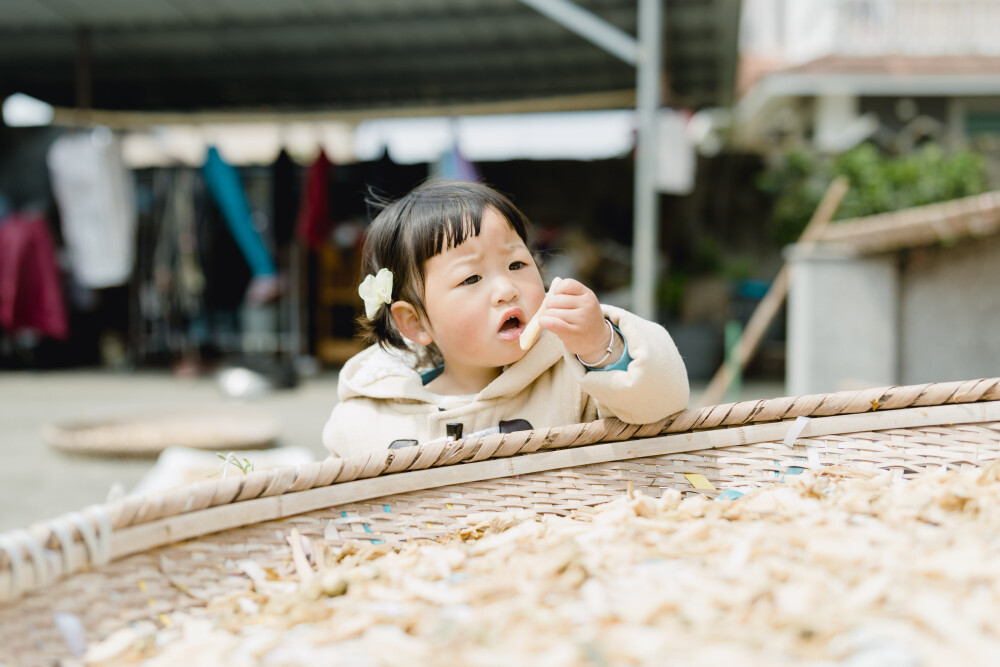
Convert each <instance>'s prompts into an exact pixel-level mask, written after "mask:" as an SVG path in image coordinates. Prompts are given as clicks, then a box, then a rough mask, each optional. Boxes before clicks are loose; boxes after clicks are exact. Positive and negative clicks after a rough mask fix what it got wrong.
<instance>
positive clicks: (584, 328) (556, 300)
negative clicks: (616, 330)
mask: <svg viewBox="0 0 1000 667" xmlns="http://www.w3.org/2000/svg"><path fill="white" fill-rule="evenodd" d="M538 324H539V325H540V326H541V328H542V329H545V330H547V331H551V332H552V333H554V334H555V335H556V336H558V337H559V339H560V340H561V341H562V342H563V345H565V346H566V349H567V350H569V351H570V353H572V354H575V355H578V356H579V357H580V359H582V360H583V361H585V362H587V361H593V360H597V359H600V358H601V357H602V356H604V355H605V352H606V351H607V347H608V337H609V336H608V325H607V324H605V323H604V313H603V312H601V304H600V302H599V301H598V300H597V295H595V294H594V292H593V291H592V290H591V289H590V288H588V287H587V286H586V285H584V284H583V283H581V282H579V281H577V280H573V279H572V278H566V279H563V280H561V281H559V283H558V284H557V285H556V286H555V287H553V288H552V296H551V297H550V299H549V302H548V304H547V307H546V309H545V313H544V314H543V315H542V316H541V317H540V318H539V319H538Z"/></svg>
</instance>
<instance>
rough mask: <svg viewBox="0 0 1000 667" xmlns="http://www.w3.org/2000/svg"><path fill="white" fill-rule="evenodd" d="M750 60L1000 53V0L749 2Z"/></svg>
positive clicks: (746, 48) (744, 43) (744, 40)
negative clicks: (752, 58) (756, 57)
mask: <svg viewBox="0 0 1000 667" xmlns="http://www.w3.org/2000/svg"><path fill="white" fill-rule="evenodd" d="M743 13H744V23H743V28H744V32H743V34H742V35H741V49H742V50H743V52H744V54H746V55H768V56H776V57H778V58H779V59H781V60H784V61H786V62H788V63H794V62H802V61H804V60H811V59H812V58H817V57H820V56H824V55H830V54H837V55H849V56H885V55H922V56H945V55H948V56H954V55H1000V0H808V1H807V2H804V1H802V0H743Z"/></svg>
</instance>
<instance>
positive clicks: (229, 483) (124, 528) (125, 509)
mask: <svg viewBox="0 0 1000 667" xmlns="http://www.w3.org/2000/svg"><path fill="white" fill-rule="evenodd" d="M997 458H1000V379H991V380H975V381H968V382H955V383H936V384H928V385H919V386H911V387H890V388H884V389H872V390H864V391H858V392H841V393H836V394H826V395H816V396H803V397H791V398H780V399H772V400H766V401H750V402H743V403H735V404H729V405H721V406H713V407H710V408H704V409H700V410H688V411H684V412H681V413H679V414H677V415H674V416H672V417H670V418H668V419H666V420H664V421H662V422H660V423H657V424H650V425H645V426H634V425H627V424H623V423H621V422H619V421H617V420H612V419H608V420H600V421H598V422H592V423H589V424H576V425H571V426H566V427H560V428H553V429H547V430H537V431H527V432H520V433H511V434H505V435H496V436H488V437H485V438H481V439H480V438H477V439H465V440H459V441H452V442H448V443H438V444H429V445H425V446H422V447H413V448H409V449H401V450H390V451H385V452H378V453H375V454H372V455H371V456H369V457H367V458H362V459H327V460H325V461H321V462H317V463H313V464H309V465H304V466H298V467H296V468H286V469H279V470H272V471H266V472H251V473H250V474H248V475H246V476H238V477H229V478H227V479H224V480H215V481H206V482H200V483H198V484H194V485H191V486H188V487H183V488H180V489H171V490H168V491H164V492H160V493H156V494H150V495H148V496H145V497H138V498H126V499H123V500H121V501H118V502H116V503H112V504H108V505H102V506H94V507H90V508H86V509H84V510H83V511H81V512H78V513H74V514H72V515H67V516H64V517H59V518H57V519H54V520H51V521H48V522H43V523H40V524H36V525H33V526H31V527H29V528H28V529H26V530H21V531H13V532H10V533H6V534H4V535H0V600H6V603H5V604H3V605H0V664H12V665H32V664H52V662H53V661H54V660H57V659H59V658H70V657H72V656H73V653H74V650H73V649H74V647H71V646H69V645H68V644H67V640H66V635H65V634H64V632H63V631H61V630H60V629H59V627H60V625H61V626H63V627H65V624H66V622H67V619H70V622H72V623H74V624H76V623H78V624H79V625H80V626H82V632H83V634H84V636H85V637H86V640H87V641H88V642H94V641H97V640H100V639H102V638H104V637H106V636H108V635H109V634H110V633H112V632H114V631H116V630H118V629H120V628H122V627H124V626H126V625H128V624H129V623H132V622H135V621H139V620H148V621H151V622H153V623H167V622H169V614H171V613H173V612H176V611H178V610H182V609H185V608H191V607H199V606H204V605H205V604H206V601H207V600H209V599H212V598H215V597H218V596H220V595H223V594H225V593H227V592H230V591H235V590H240V589H241V588H244V587H245V586H246V581H247V580H246V577H245V576H244V573H243V571H242V570H241V569H240V565H239V563H240V562H241V561H243V562H245V561H246V560H252V561H254V562H256V563H258V564H259V565H260V566H262V567H263V568H266V569H271V570H273V571H282V570H285V569H287V568H288V564H289V560H290V554H291V553H292V551H293V550H292V549H291V548H290V546H289V545H290V542H289V541H288V537H289V535H290V534H292V533H291V531H292V530H293V529H294V530H296V531H297V532H298V533H299V534H301V535H302V536H304V537H306V538H310V539H318V540H324V541H326V542H327V543H330V544H342V543H343V542H345V541H347V540H362V541H366V542H385V543H390V544H391V543H399V542H403V541H407V540H418V539H424V538H430V539H434V538H439V537H441V536H444V535H448V534H451V533H453V532H454V531H455V530H456V529H458V528H459V527H461V526H463V525H465V524H464V523H463V521H462V518H463V517H467V516H469V515H472V514H476V513H480V512H501V511H507V510H511V509H531V510H534V511H536V512H539V513H554V514H573V513H578V512H587V511H588V510H589V509H590V508H592V507H593V506H594V505H597V504H600V503H603V502H606V501H608V500H611V499H613V498H615V497H616V496H620V495H621V494H623V493H624V492H626V490H627V489H629V488H633V489H635V490H640V491H644V492H646V493H647V494H649V495H652V496H659V495H660V493H661V492H662V491H663V490H664V489H668V488H673V489H677V490H680V491H681V492H683V493H695V494H705V495H708V496H714V495H717V494H718V493H720V492H723V491H726V490H734V489H737V490H746V489H748V488H754V487H758V486H764V485H773V484H776V483H781V482H782V481H783V480H784V479H785V478H786V477H787V476H789V475H795V474H798V473H800V472H801V471H802V470H803V469H805V468H818V467H825V466H831V465H846V466H851V467H854V468H865V469H869V470H879V471H890V472H891V473H892V474H893V475H896V476H899V477H902V478H905V477H908V476H911V475H913V474H915V473H918V472H920V471H924V470H939V469H941V468H942V467H943V468H947V469H964V468H969V467H974V466H979V465H982V464H984V463H986V462H989V461H992V460H995V459H997ZM71 643H72V642H71ZM76 651H77V652H78V651H79V646H77V647H76Z"/></svg>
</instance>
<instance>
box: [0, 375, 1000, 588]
mask: <svg viewBox="0 0 1000 667" xmlns="http://www.w3.org/2000/svg"><path fill="white" fill-rule="evenodd" d="M998 400H1000V378H994V379H981V380H970V381H963V382H949V383H930V384H923V385H914V386H904V387H887V388H880V389H869V390H862V391H851V392H838V393H834V394H817V395H809V396H800V397H786V398H777V399H767V400H758V401H744V402H739V403H731V404H725V405H718V406H711V407H707V408H702V409H696V410H685V411H682V412H680V413H677V414H676V415H673V416H672V417H669V418H667V419H664V420H662V421H660V422H656V423H653V424H646V425H630V424H625V423H623V422H621V421H619V420H617V419H603V420H598V421H595V422H589V423H585V424H573V425H570V426H563V427H558V428H551V429H539V430H535V431H522V432H516V433H509V434H497V435H491V436H487V437H485V438H468V439H463V440H457V441H449V442H444V443H430V444H427V445H423V446H419V447H412V448H408V449H402V450H388V451H382V452H376V453H373V454H371V455H369V456H367V457H359V458H354V459H332V458H330V459H326V460H324V461H321V462H317V463H313V464H308V465H303V466H297V467H294V468H283V469H276V470H270V471H260V472H252V473H250V474H248V475H246V476H243V477H230V478H226V479H224V480H213V481H205V482H199V483H196V484H193V485H189V486H186V487H180V488H177V489H170V490H167V491H163V492H157V493H154V494H149V495H147V496H141V497H137V498H126V499H123V500H121V501H118V502H116V503H112V504H108V505H103V506H93V507H91V508H87V509H85V510H84V511H83V512H75V513H72V514H71V515H67V516H65V517H60V518H57V519H54V520H51V521H48V522H43V523H41V524H36V525H34V526H31V527H30V528H29V529H28V530H20V531H13V532H11V533H9V534H6V535H3V534H0V547H3V548H2V549H0V583H2V584H6V583H7V582H9V581H10V580H11V579H10V577H9V575H12V574H13V575H16V574H17V573H16V572H13V571H12V570H11V568H15V569H16V568H18V567H21V563H19V562H13V561H12V560H11V559H10V557H9V556H10V551H9V550H10V549H12V548H17V549H20V547H18V546H16V545H17V544H21V545H25V549H26V550H30V548H32V545H34V548H35V550H36V551H37V550H39V549H40V548H41V545H46V548H50V547H51V548H57V550H58V551H59V552H60V553H61V554H62V558H63V560H65V561H66V563H65V567H64V568H62V572H63V575H66V574H71V573H72V572H74V571H78V570H79V569H80V567H78V566H77V565H74V564H73V563H74V562H78V563H80V564H81V565H83V566H86V561H87V560H88V558H87V556H86V555H85V553H84V552H85V551H86V552H89V554H90V558H89V560H90V561H91V563H92V564H101V563H104V562H109V561H110V560H112V559H113V558H117V557H120V556H122V555H125V554H127V553H133V552H134V550H135V549H142V548H152V546H156V545H159V544H165V543H168V542H171V541H177V540H181V539H187V538H188V537H191V536H192V535H195V534H206V533H209V532H214V531H217V530H224V529H226V528H227V527H233V526H236V525H244V524H245V523H247V522H250V523H252V522H254V521H255V520H263V518H267V517H260V516H256V518H255V512H256V511H258V510H257V509H256V507H257V505H258V504H259V503H262V502H265V501H266V502H274V501H276V502H277V503H278V505H277V507H278V508H279V511H278V514H280V515H281V516H289V515H291V514H294V513H296V511H306V509H300V510H296V508H297V507H298V505H299V504H301V503H302V502H303V496H312V495H315V494H317V493H319V494H322V495H329V496H330V499H327V502H326V504H330V502H332V503H333V504H337V501H335V500H332V499H333V498H334V497H335V496H338V494H339V495H343V496H345V497H346V496H347V495H350V494H351V492H352V491H351V488H352V487H353V486H354V485H352V484H351V482H357V483H358V484H360V483H362V482H361V481H360V480H364V479H368V482H365V483H366V484H367V483H371V482H376V481H378V482H380V484H379V487H384V489H383V490H382V491H381V493H383V494H384V493H385V492H388V491H390V490H394V489H403V490H405V487H407V486H408V485H412V484H417V485H419V484H421V483H424V484H425V485H426V482H423V478H424V477H425V476H426V475H428V474H432V471H431V470H429V469H430V468H439V467H446V466H452V465H454V464H457V463H467V464H477V463H478V464H480V465H488V467H489V469H490V472H489V474H488V475H487V477H489V478H494V477H503V476H509V475H512V474H516V468H517V466H515V465H514V464H515V461H513V460H512V461H510V463H509V464H503V465H500V466H498V465H497V464H500V463H501V461H499V460H497V461H489V460H490V459H504V458H507V459H509V458H510V457H514V456H515V455H518V454H532V453H537V454H541V453H543V452H545V457H550V456H556V455H558V456H557V458H560V459H566V460H565V461H564V462H563V463H562V466H563V467H565V466H567V465H569V466H572V465H580V464H581V463H584V462H587V461H583V460H582V459H585V458H586V456H588V455H587V454H585V453H584V452H583V451H582V450H581V454H584V456H581V457H576V455H575V454H573V453H572V452H574V451H576V450H575V449H574V448H576V447H579V446H581V445H592V444H595V443H604V444H602V445H601V447H604V448H607V449H609V450H610V451H611V458H615V459H616V458H618V457H622V456H625V455H624V451H625V450H623V449H621V448H622V447H625V449H630V448H631V449H634V447H633V446H632V445H630V444H629V443H623V441H632V440H638V439H646V438H654V437H656V436H667V435H668V434H673V435H671V436H670V438H666V439H675V438H677V437H678V436H679V434H685V433H687V434H692V432H694V433H693V435H697V432H699V431H712V430H718V431H719V432H718V433H717V434H714V435H713V436H712V439H713V440H714V441H718V442H722V441H730V440H732V441H733V442H732V443H731V444H738V441H740V440H744V438H745V434H744V429H742V428H738V429H728V428H724V427H743V426H750V425H755V426H750V428H753V429H761V428H767V429H770V428H771V425H769V424H768V422H779V423H775V424H773V426H774V427H785V426H787V424H788V422H787V421H785V420H789V419H793V418H797V417H837V418H838V419H841V418H848V416H849V415H859V414H860V413H864V412H869V413H870V412H872V411H880V412H881V411H887V410H903V409H905V408H919V407H928V408H930V407H933V406H940V407H938V408H937V409H939V410H940V409H944V407H945V406H949V405H951V406H957V405H959V404H968V403H976V402H981V401H998ZM906 412H912V410H910V411H903V412H899V413H898V414H900V415H905V414H906ZM890 414H891V413H890ZM890 414H887V415H886V421H887V422H891V421H894V419H893V418H891V417H890ZM840 416H842V417H840ZM869 417H875V415H869ZM900 418H901V419H910V418H909V417H902V416H901V417H900ZM772 430H773V429H772ZM706 435H707V434H706ZM702 442H703V443H704V439H702ZM707 446H709V447H716V446H721V445H719V444H717V443H715V442H713V444H710V445H707ZM705 447H706V445H705V444H692V443H686V444H680V445H679V448H677V447H672V448H671V449H670V451H688V450H692V449H703V448H705ZM559 450H566V451H564V452H563V451H559ZM665 451H666V450H665ZM661 453H662V452H661ZM563 454H565V455H566V456H563ZM567 457H568V458H567ZM528 458H531V457H528ZM575 458H580V459H581V461H576V460H575ZM625 458H627V456H625ZM523 460H525V461H526V460H527V458H525V459H523ZM419 471H425V472H419ZM397 472H411V473H412V474H411V475H405V476H393V477H391V478H389V476H390V475H391V474H393V473H397ZM439 472H441V471H439ZM433 474H438V473H437V472H435V473H433ZM375 477H386V479H383V480H374V479H369V478H375ZM487 477H482V479H485V478H487ZM322 487H330V488H328V489H324V488H322ZM340 489H342V491H341V490H340ZM304 491H310V493H298V492H304ZM331 492H332V493H331ZM285 494H287V496H286V495H285ZM244 501H254V502H244ZM312 501H313V502H315V499H312ZM208 511H211V512H214V513H215V515H213V516H216V518H215V519H213V520H212V521H213V522H215V523H217V524H218V525H213V526H207V525H202V522H203V521H204V520H205V519H203V518H202V517H203V516H204V515H205V513H206V512H208ZM220 511H221V512H222V513H221V514H219V512H220ZM187 514H190V515H191V516H190V517H184V516H182V515H187ZM272 518H273V517H272ZM178 522H179V523H178ZM189 524H190V525H189ZM195 524H197V525H195ZM147 527H148V529H147ZM74 529H75V530H77V531H78V532H79V535H80V537H81V538H83V541H84V543H85V544H81V543H80V542H79V541H78V540H77V539H76V538H75V537H74V536H73V535H72V531H73V530H74ZM67 531H69V532H67ZM120 531H123V533H122V534H124V533H125V532H127V533H131V534H132V539H133V544H132V545H131V546H130V547H128V548H126V550H125V551H121V549H122V547H121V546H116V547H115V548H114V549H112V547H111V535H112V533H115V534H117V533H119V532H120ZM136 531H139V532H138V533H137V532H136ZM147 533H148V534H147ZM116 539H118V538H116ZM137 544H138V545H139V546H136V545H137ZM85 546H86V549H84V547H85ZM113 552H114V553H113ZM32 558H34V559H35V560H38V558H39V557H38V556H37V555H32ZM15 578H16V577H15ZM0 589H3V590H0V600H3V599H7V598H8V597H14V598H16V597H18V594H17V592H15V591H11V590H8V587H7V586H6V585H3V586H0ZM11 593H13V595H11Z"/></svg>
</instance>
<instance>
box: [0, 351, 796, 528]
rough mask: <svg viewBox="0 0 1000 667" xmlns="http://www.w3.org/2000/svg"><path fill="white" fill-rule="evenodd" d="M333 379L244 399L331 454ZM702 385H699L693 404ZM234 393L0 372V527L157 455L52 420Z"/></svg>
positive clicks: (287, 440)
mask: <svg viewBox="0 0 1000 667" xmlns="http://www.w3.org/2000/svg"><path fill="white" fill-rule="evenodd" d="M336 386H337V375H336V373H335V372H327V373H321V374H319V375H317V376H314V377H311V378H307V379H306V380H305V381H304V382H303V383H302V384H301V385H300V386H299V387H297V388H295V389H290V390H281V391H276V392H273V393H271V394H269V395H267V396H264V397H262V398H259V399H256V400H254V401H251V402H244V404H248V405H250V406H252V407H253V408H254V409H255V410H259V411H260V412H261V413H262V414H267V415H270V416H271V417H272V418H273V419H275V420H276V421H277V423H278V424H279V429H280V431H279V443H278V444H280V445H284V446H300V447H305V448H307V449H309V450H310V451H311V452H313V453H314V455H315V457H316V458H317V459H318V458H322V457H323V456H325V455H326V450H325V449H324V448H323V446H322V444H321V443H320V439H319V434H320V431H321V429H322V427H323V424H324V423H325V421H326V419H327V416H328V415H329V414H330V410H331V409H332V407H333V405H334V403H335V402H336V400H337V392H336ZM700 389H701V387H699V386H698V385H695V386H694V387H693V390H694V391H693V392H692V394H693V398H694V400H693V401H692V405H696V404H697V397H698V394H699V392H700ZM783 391H784V387H783V385H782V384H781V383H752V382H751V383H745V384H744V386H743V392H742V398H744V399H750V398H772V397H775V396H781V395H783ZM232 403H233V401H232V400H231V399H229V398H227V397H226V396H225V395H224V394H223V393H222V391H221V390H220V388H219V385H218V384H217V382H216V381H215V380H214V379H212V378H197V379H187V378H183V379H182V378H177V377H174V376H172V375H170V374H168V373H165V372H162V373H158V372H137V373H128V374H122V373H113V372H105V371H99V370H88V371H60V372H44V373H27V372H0V461H2V462H3V463H2V464H0V531H4V530H9V529H11V528H17V527H22V526H26V525H28V524H29V523H32V522H34V521H39V520H43V519H49V518H52V517H55V516H58V515H60V514H63V513H66V512H69V511H73V510H78V509H81V508H83V507H86V506H87V505H91V504H94V503H101V502H104V501H105V500H106V499H107V497H108V493H109V491H110V490H111V489H112V487H113V486H114V485H116V484H117V485H119V486H121V487H124V489H125V490H131V489H132V488H133V487H134V486H135V484H136V483H137V482H138V481H139V480H140V479H141V478H142V477H143V475H145V474H146V473H147V472H148V471H149V469H150V468H151V467H152V465H153V463H154V460H151V459H121V458H95V457H84V456H70V455H67V454H63V453H61V452H58V451H56V450H54V449H52V448H51V447H50V446H49V445H48V444H47V443H46V442H45V440H44V438H43V434H42V432H43V427H44V426H45V425H46V424H50V423H55V422H60V421H65V420H75V419H98V418H101V417H105V418H110V419H115V418H121V417H123V416H128V415H131V414H150V413H157V412H161V411H162V412H167V411H171V410H175V411H176V410H180V411H183V410H184V409H186V408H205V407H212V406H219V407H222V406H226V405H231V404H232Z"/></svg>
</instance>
